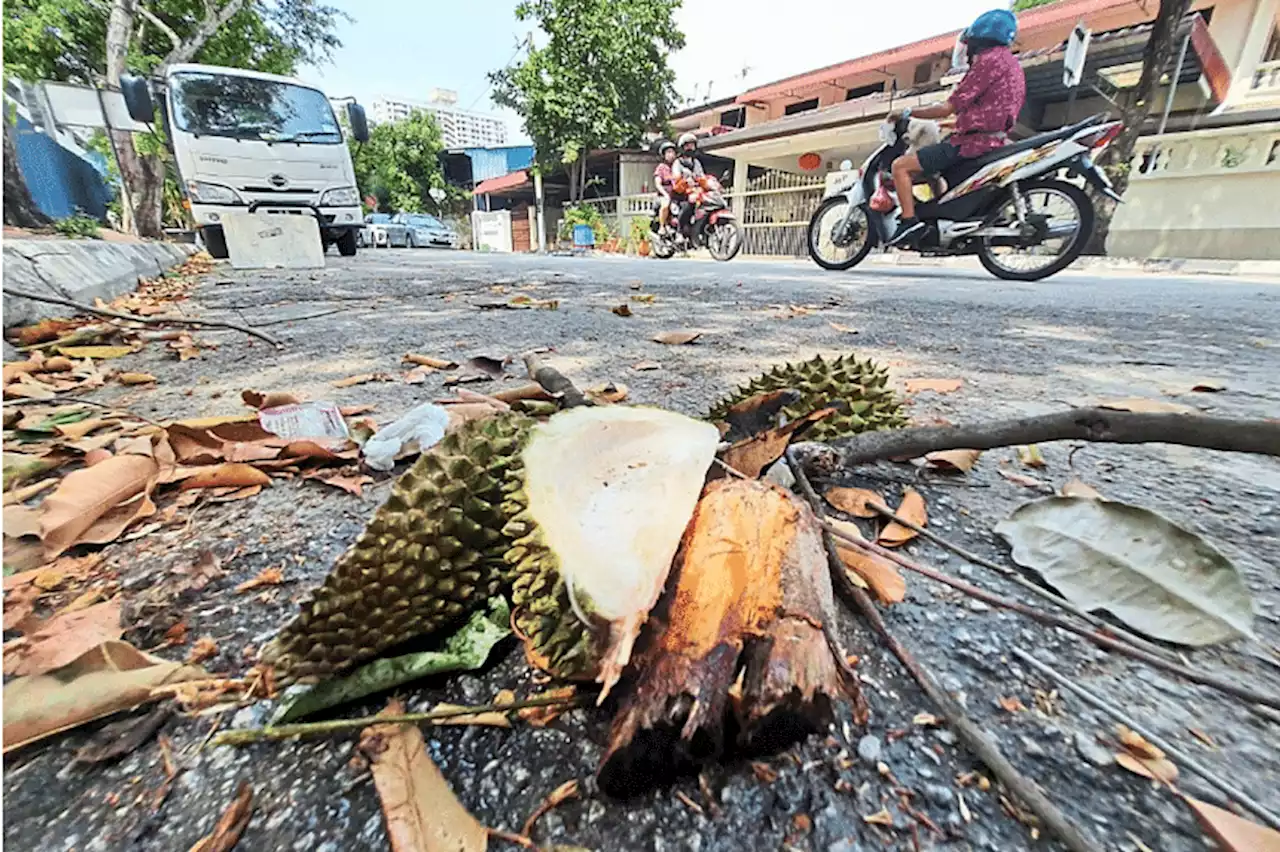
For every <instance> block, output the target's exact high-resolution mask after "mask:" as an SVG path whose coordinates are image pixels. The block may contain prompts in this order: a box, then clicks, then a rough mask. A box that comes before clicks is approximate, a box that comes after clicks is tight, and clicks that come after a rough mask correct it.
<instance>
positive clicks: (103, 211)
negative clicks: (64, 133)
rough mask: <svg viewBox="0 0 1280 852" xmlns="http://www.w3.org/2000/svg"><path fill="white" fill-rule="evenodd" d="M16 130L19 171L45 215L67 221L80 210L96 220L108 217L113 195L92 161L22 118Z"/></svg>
mask: <svg viewBox="0 0 1280 852" xmlns="http://www.w3.org/2000/svg"><path fill="white" fill-rule="evenodd" d="M16 130H17V133H16V134H15V136H16V139H15V140H14V141H15V144H16V145H17V148H18V168H19V169H20V170H21V171H22V176H23V178H25V179H26V181H27V188H28V189H30V190H31V197H32V199H34V200H35V202H36V206H37V207H39V208H40V210H41V211H42V212H43V213H44V214H45V215H46V216H51V217H53V218H54V219H64V218H66V217H67V216H71V215H73V214H74V213H75V212H76V209H77V208H79V209H80V210H82V211H84V212H85V213H87V214H88V215H90V216H93V217H95V218H97V219H105V218H106V216H107V202H109V201H110V200H111V199H112V197H113V192H112V190H111V188H110V187H109V186H108V185H107V182H106V180H105V179H104V177H103V175H102V173H101V172H99V170H98V168H96V167H95V165H94V164H93V163H92V162H90V161H89V160H87V159H84V158H82V157H80V156H78V155H77V154H75V153H74V152H72V151H68V150H67V149H66V148H63V147H62V146H61V145H59V144H58V142H57V140H55V139H54V138H53V137H51V136H46V135H45V134H43V133H39V132H37V131H36V130H35V128H34V127H32V126H31V122H29V121H27V120H26V119H25V118H23V117H22V116H18V124H17V126H16Z"/></svg>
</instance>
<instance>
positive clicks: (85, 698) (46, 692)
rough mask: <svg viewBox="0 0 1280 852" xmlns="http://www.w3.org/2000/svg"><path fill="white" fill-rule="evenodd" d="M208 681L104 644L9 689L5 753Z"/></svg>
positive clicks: (196, 672) (200, 673) (128, 648)
mask: <svg viewBox="0 0 1280 852" xmlns="http://www.w3.org/2000/svg"><path fill="white" fill-rule="evenodd" d="M206 677H208V675H207V674H206V673H205V672H204V670H203V669H199V668H195V667H192V666H184V665H182V664H180V663H174V662H170V661H168V660H162V659H160V658H159V657H152V656H150V655H148V654H144V653H142V652H141V651H139V650H138V649H137V648H134V647H133V646H132V645H130V644H129V643H127V642H104V643H103V644H101V645H99V646H97V647H96V648H93V649H91V650H89V651H87V652H85V653H84V654H81V655H80V656H79V657H77V658H76V659H75V660H73V661H72V662H71V663H69V664H67V665H66V666H63V667H62V668H60V669H58V670H57V671H53V672H48V673H46V674H42V675H34V676H32V677H22V678H17V679H16V680H13V681H11V682H10V683H8V684H7V685H6V686H5V688H4V751H5V753H6V754H7V753H8V752H10V751H12V750H13V749H16V748H20V747H22V746H24V745H27V744H28V743H32V742H35V741H37V740H40V739H43V738H45V737H47V736H50V735H51V734H56V733H58V732H59V731H65V730H67V729H69V728H74V727H76V726H78V725H83V724H85V723H86V722H91V721H93V720H95V719H100V718H102V717H103V716H109V715H111V714H112V713H117V712H119V711H121V710H128V709H130V708H132V707H137V706H140V705H143V704H146V703H148V702H149V701H151V700H153V699H152V697H151V690H152V689H153V688H154V687H157V686H163V685H165V684H171V683H179V682H182V681H188V680H201V679H203V678H206Z"/></svg>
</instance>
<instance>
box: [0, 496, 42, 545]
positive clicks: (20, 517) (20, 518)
mask: <svg viewBox="0 0 1280 852" xmlns="http://www.w3.org/2000/svg"><path fill="white" fill-rule="evenodd" d="M40 514H41V513H40V509H38V508H37V507H34V506H23V505H21V504H16V505H13V506H5V507H4V534H5V535H6V536H7V537H9V538H22V537H23V536H24V535H33V536H36V537H37V538H39V536H40Z"/></svg>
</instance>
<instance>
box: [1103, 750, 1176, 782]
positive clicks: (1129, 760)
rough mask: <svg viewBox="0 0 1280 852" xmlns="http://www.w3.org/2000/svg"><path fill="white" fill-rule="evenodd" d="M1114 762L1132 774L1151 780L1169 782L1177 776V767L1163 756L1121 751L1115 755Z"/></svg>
mask: <svg viewBox="0 0 1280 852" xmlns="http://www.w3.org/2000/svg"><path fill="white" fill-rule="evenodd" d="M1116 764H1117V765H1118V766H1121V767H1123V768H1125V769H1127V770H1129V771H1130V772H1132V773H1133V774H1134V775H1141V776H1142V777H1143V778H1150V779H1151V780H1152V781H1163V782H1164V783H1166V784H1170V783H1172V782H1174V781H1176V780H1177V778H1178V767H1177V766H1174V764H1173V762H1172V761H1170V760H1169V759H1168V758H1164V757H1140V756H1138V755H1136V754H1130V753H1129V752H1127V751H1122V752H1120V753H1118V754H1117V755H1116Z"/></svg>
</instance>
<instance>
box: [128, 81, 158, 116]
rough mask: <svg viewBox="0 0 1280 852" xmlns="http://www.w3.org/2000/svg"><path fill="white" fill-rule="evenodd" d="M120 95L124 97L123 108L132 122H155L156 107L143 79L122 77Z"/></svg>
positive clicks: (148, 85) (149, 89)
mask: <svg viewBox="0 0 1280 852" xmlns="http://www.w3.org/2000/svg"><path fill="white" fill-rule="evenodd" d="M120 94H121V95H122V96H124V105H125V108H126V109H128V110H129V117H130V118H132V119H133V120H134V121H136V122H139V123H141V124H150V123H151V122H153V121H155V120H156V105H155V103H154V102H153V101H152V100H151V86H150V84H148V83H147V79H146V78H145V77H134V76H132V75H129V74H126V75H124V76H122V77H121V78H120Z"/></svg>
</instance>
